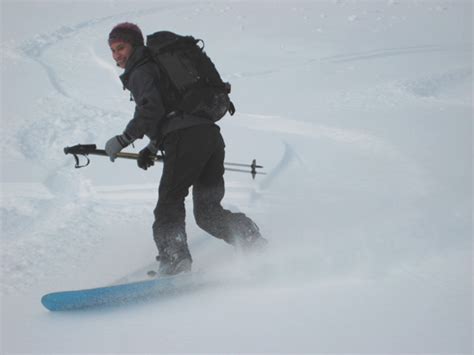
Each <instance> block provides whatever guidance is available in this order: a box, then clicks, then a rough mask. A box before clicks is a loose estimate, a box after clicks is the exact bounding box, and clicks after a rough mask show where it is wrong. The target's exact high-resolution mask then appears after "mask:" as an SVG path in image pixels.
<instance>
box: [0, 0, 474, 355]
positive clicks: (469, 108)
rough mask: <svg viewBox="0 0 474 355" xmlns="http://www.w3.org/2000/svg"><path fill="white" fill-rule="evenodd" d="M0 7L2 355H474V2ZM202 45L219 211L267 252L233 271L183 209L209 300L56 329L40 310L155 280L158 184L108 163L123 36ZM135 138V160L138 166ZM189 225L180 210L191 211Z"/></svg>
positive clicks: (123, 97)
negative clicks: (180, 38) (116, 59)
mask: <svg viewBox="0 0 474 355" xmlns="http://www.w3.org/2000/svg"><path fill="white" fill-rule="evenodd" d="M1 11H2V27H1V33H2V39H1V58H2V62H1V63H2V65H1V73H2V88H1V98H2V102H1V103H2V105H1V106H2V113H1V131H2V133H3V134H2V139H0V144H1V151H2V153H1V154H2V155H1V239H0V241H1V296H2V297H1V319H2V323H1V339H0V342H1V352H2V353H5V354H12V353H42V354H44V353H104V352H108V353H125V352H133V353H141V352H143V353H162V352H167V353H172V352H179V353H214V352H216V353H229V352H232V353H257V352H267V353H297V352H306V353H466V354H467V353H472V350H473V349H472V314H473V313H472V112H473V103H472V97H473V96H472V33H471V30H472V3H471V2H470V1H463V0H430V1H428V0H426V1H425V0H403V1H402V0H388V1H385V0H380V1H375V0H374V1H351V0H321V1H276V2H265V1H252V2H251V1H238V2H237V1H206V2H199V1H173V2H171V1H154V2H151V1H133V2H131V1H121V0H108V1H106V0H102V1H95V2H88V1H67V2H57V1H46V0H45V1H13V0H4V1H2V3H1ZM123 21H131V22H135V23H137V24H139V25H140V26H141V28H142V30H143V32H144V33H147V34H148V33H152V32H154V31H157V30H163V29H167V30H172V31H176V32H178V33H183V34H193V35H195V36H196V37H199V38H203V39H204V40H205V42H206V51H207V52H208V54H209V55H210V56H211V57H212V58H213V59H214V61H215V63H216V64H217V67H218V69H219V70H220V72H221V74H222V76H223V77H224V79H226V80H229V81H230V82H231V83H232V85H233V92H232V99H233V101H234V102H235V104H236V107H237V114H236V115H235V116H234V117H226V118H225V119H223V120H222V121H221V124H220V125H221V128H222V132H223V134H224V137H225V140H226V144H227V148H226V154H227V157H226V160H227V161H229V162H243V163H247V162H248V163H250V162H251V160H252V159H254V158H257V162H258V163H260V164H262V165H264V167H265V171H266V172H267V175H265V176H257V178H256V180H252V179H251V177H250V175H249V176H247V175H244V174H239V173H232V172H228V173H226V184H227V193H226V198H225V200H224V204H225V206H226V207H228V208H230V209H233V210H236V211H237V210H240V211H243V212H245V213H247V214H248V215H249V216H251V217H252V218H253V219H254V220H255V221H256V222H257V224H258V225H259V226H260V227H261V230H262V232H263V234H264V235H265V236H266V237H267V238H268V239H269V241H270V248H269V250H268V251H267V252H266V253H265V254H264V255H256V256H243V255H241V254H239V253H238V252H236V251H234V250H232V248H230V247H229V246H227V245H225V244H224V243H222V242H221V241H219V240H216V239H213V238H212V237H210V236H208V235H206V234H205V233H204V232H203V231H201V230H200V229H199V228H198V227H197V226H196V224H195V222H194V220H193V219H192V213H188V215H189V216H188V220H187V229H188V238H189V242H190V248H191V252H192V254H193V258H194V261H195V263H194V268H195V270H196V271H198V272H199V271H203V272H206V273H209V274H212V275H213V277H216V278H219V279H220V280H221V282H220V286H218V287H210V288H207V289H204V290H199V291H196V292H193V293H190V294H187V295H181V296H179V297H175V298H168V299H165V300H158V299H157V300H154V301H151V302H145V303H140V304H134V305H129V306H124V307H119V308H113V309H105V310H94V311H87V312H72V313H62V314H53V313H50V312H48V311H46V310H45V309H44V308H43V307H42V306H41V304H40V298H41V296H42V295H43V294H45V293H47V292H52V291H59V290H67V289H80V288H90V287H96V286H102V285H107V284H113V283H115V282H117V281H118V280H121V279H123V278H124V277H127V275H131V274H133V273H134V271H136V270H141V269H143V268H144V269H146V268H147V267H148V265H150V263H153V260H154V257H155V255H156V250H155V246H154V243H153V240H152V236H151V224H152V222H153V213H152V211H153V208H154V205H155V203H156V198H157V184H158V181H159V178H160V174H161V169H160V167H159V166H158V167H155V168H153V169H151V170H148V171H146V172H145V171H142V170H140V169H137V168H136V165H135V163H134V162H133V161H126V160H120V161H119V160H117V161H116V162H115V163H114V164H112V163H110V162H109V161H108V159H106V158H103V157H91V165H90V166H89V167H87V168H84V169H74V167H73V165H74V162H73V159H72V157H70V156H65V155H64V153H63V148H64V147H66V146H72V145H75V144H78V143H96V144H98V146H99V147H101V146H103V145H104V143H105V141H106V140H107V139H108V138H110V137H111V136H112V135H114V134H118V133H120V132H121V131H122V130H123V128H124V126H125V124H126V123H127V122H128V120H129V119H130V117H131V115H132V113H133V104H132V103H130V102H129V101H128V99H129V97H128V94H127V93H126V92H124V91H122V88H121V85H120V82H119V80H118V75H119V74H120V71H119V69H118V68H116V67H115V66H114V64H113V61H112V59H111V56H110V53H109V49H108V47H107V44H106V38H107V35H108V32H109V31H110V29H111V28H112V27H113V26H114V25H115V24H116V23H119V22H123ZM146 143H147V142H145V141H142V142H139V143H138V144H137V145H136V147H135V148H130V149H128V150H129V151H138V150H139V149H140V148H141V147H142V146H143V145H145V144H146ZM186 203H187V209H188V212H191V209H192V201H190V200H189V201H187V202H186Z"/></svg>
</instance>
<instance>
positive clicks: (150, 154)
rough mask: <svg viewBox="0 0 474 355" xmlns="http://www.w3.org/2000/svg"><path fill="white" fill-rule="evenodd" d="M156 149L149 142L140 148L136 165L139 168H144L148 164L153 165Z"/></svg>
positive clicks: (146, 167)
mask: <svg viewBox="0 0 474 355" xmlns="http://www.w3.org/2000/svg"><path fill="white" fill-rule="evenodd" d="M156 152H157V149H156V148H155V145H154V144H153V143H152V142H150V144H148V146H146V147H145V148H143V149H142V150H140V153H138V158H137V165H138V167H139V168H141V169H143V170H146V169H148V168H149V167H150V166H153V165H155V156H156Z"/></svg>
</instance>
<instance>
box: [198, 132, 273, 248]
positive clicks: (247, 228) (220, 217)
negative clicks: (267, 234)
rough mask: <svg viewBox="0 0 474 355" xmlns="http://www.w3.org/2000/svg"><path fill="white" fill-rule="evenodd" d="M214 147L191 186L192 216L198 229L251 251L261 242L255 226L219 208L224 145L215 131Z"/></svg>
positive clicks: (240, 215)
mask: <svg viewBox="0 0 474 355" xmlns="http://www.w3.org/2000/svg"><path fill="white" fill-rule="evenodd" d="M214 141H215V148H214V152H213V154H212V155H211V157H210V159H209V160H208V161H207V164H206V165H205V167H204V169H203V170H202V172H201V175H200V176H199V178H198V180H197V182H196V183H195V184H194V186H193V202H194V216H195V219H196V223H197V224H198V226H199V227H200V228H202V229H203V230H205V231H206V232H208V233H209V234H211V235H212V236H214V237H216V238H219V239H223V240H224V241H226V242H227V243H229V244H232V245H238V246H241V247H243V248H252V247H253V246H255V244H256V243H260V242H263V241H264V239H263V238H262V236H261V234H260V231H259V229H258V227H257V225H256V224H255V223H254V222H253V221H252V220H251V219H250V218H249V217H247V216H246V215H245V214H243V213H233V212H231V211H228V210H226V209H224V208H223V207H222V204H221V202H222V199H223V198H224V194H225V184H224V170H225V169H224V156H225V144H224V140H223V139H222V136H221V134H220V132H219V131H218V130H216V131H215V139H214Z"/></svg>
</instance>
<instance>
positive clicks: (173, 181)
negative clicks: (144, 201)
mask: <svg viewBox="0 0 474 355" xmlns="http://www.w3.org/2000/svg"><path fill="white" fill-rule="evenodd" d="M108 44H109V47H110V49H111V51H112V57H113V59H114V60H115V62H116V64H117V66H119V67H120V68H122V69H124V72H123V74H122V75H121V76H120V79H121V81H122V83H123V86H124V89H128V90H129V91H130V93H131V98H133V100H134V101H135V113H134V116H133V118H132V119H131V120H130V122H128V124H127V126H126V128H125V130H124V132H123V133H122V134H119V135H116V136H114V137H112V138H110V139H109V140H108V141H107V142H106V145H105V151H106V153H107V155H108V156H109V157H110V160H111V161H112V162H113V161H114V160H115V158H116V157H117V154H118V153H119V152H120V151H121V150H122V149H124V148H125V147H127V146H128V145H130V144H132V143H133V141H135V140H136V139H141V138H143V137H144V136H147V137H148V138H149V139H150V142H149V144H148V145H147V146H146V147H145V148H144V149H142V150H141V151H140V153H139V158H138V160H137V164H138V166H139V167H140V168H142V169H144V170H147V169H148V168H149V167H150V166H152V165H153V159H152V157H153V156H154V155H155V154H156V153H157V151H158V150H163V152H164V156H165V158H164V165H163V172H162V176H161V181H160V184H159V197H158V202H157V205H156V208H155V210H154V216H155V221H154V223H153V237H154V240H155V243H156V245H157V248H158V252H159V256H158V257H157V259H159V262H160V266H159V272H160V274H163V275H174V274H178V273H181V272H188V271H190V270H191V264H192V258H191V254H190V252H189V249H188V244H187V237H186V231H185V204H184V200H185V198H186V196H187V195H188V191H189V188H190V187H191V186H193V203H194V217H195V219H196V223H197V225H198V226H199V227H200V228H202V229H203V230H205V231H206V232H208V233H209V234H211V235H212V236H214V237H216V238H219V239H222V240H224V241H225V242H227V243H229V244H231V245H234V246H238V247H241V248H243V249H246V250H250V249H254V248H261V247H262V246H264V245H265V244H266V240H265V239H264V238H263V237H262V236H261V234H260V232H259V228H258V227H257V225H256V224H255V223H254V222H253V221H252V220H251V219H250V218H248V217H247V216H246V215H245V214H243V213H233V212H231V211H228V210H226V209H224V208H223V207H222V205H221V201H222V199H223V197H224V192H225V188H224V147H225V144H224V140H223V138H222V135H221V133H220V128H219V126H217V125H216V124H215V123H214V122H213V121H211V120H209V119H208V118H205V117H200V116H198V115H192V114H188V113H186V112H179V111H178V112H176V111H172V112H170V108H169V107H167V105H166V102H165V100H164V95H163V92H162V91H163V89H162V88H163V82H160V80H164V78H163V76H162V75H161V73H160V69H159V67H158V65H157V64H156V63H155V62H154V61H153V58H151V54H150V52H149V49H148V48H147V47H146V46H145V45H144V39H143V35H142V32H141V30H140V28H139V27H138V26H137V25H135V24H132V23H128V22H125V23H120V24H118V25H116V26H115V27H114V28H113V29H112V31H111V32H110V34H109V38H108ZM158 83H160V85H158Z"/></svg>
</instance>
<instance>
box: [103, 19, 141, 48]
mask: <svg viewBox="0 0 474 355" xmlns="http://www.w3.org/2000/svg"><path fill="white" fill-rule="evenodd" d="M117 41H123V42H127V43H130V44H131V45H132V46H133V47H138V46H143V45H145V42H144V40H143V34H142V31H141V30H140V28H139V27H138V26H137V25H135V24H134V23H130V22H123V23H119V24H118V25H116V26H115V27H114V28H113V29H112V31H111V32H110V34H109V45H111V44H112V43H114V42H117Z"/></svg>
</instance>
